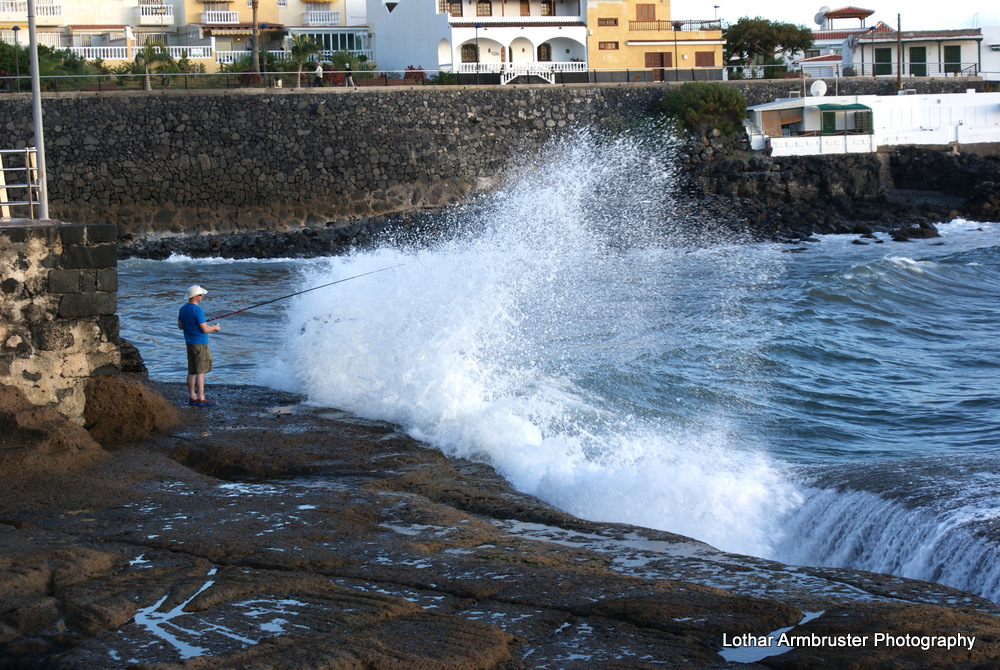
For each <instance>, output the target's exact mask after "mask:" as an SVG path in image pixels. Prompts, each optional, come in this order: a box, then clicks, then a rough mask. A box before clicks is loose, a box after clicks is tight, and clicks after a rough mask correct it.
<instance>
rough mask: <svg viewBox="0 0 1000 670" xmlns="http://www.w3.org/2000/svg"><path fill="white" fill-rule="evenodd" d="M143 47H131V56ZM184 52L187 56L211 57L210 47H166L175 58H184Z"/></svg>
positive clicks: (137, 53)
mask: <svg viewBox="0 0 1000 670" xmlns="http://www.w3.org/2000/svg"><path fill="white" fill-rule="evenodd" d="M142 51H143V47H132V49H131V52H132V58H135V57H136V56H137V55H139V54H140V53H142ZM185 53H186V54H187V57H188V58H212V47H210V46H204V47H167V54H168V55H169V56H170V57H171V58H173V59H175V60H180V59H181V58H184V55H185Z"/></svg>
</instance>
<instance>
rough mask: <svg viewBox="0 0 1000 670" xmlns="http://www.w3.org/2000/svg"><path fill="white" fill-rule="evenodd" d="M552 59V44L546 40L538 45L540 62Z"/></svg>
mask: <svg viewBox="0 0 1000 670" xmlns="http://www.w3.org/2000/svg"><path fill="white" fill-rule="evenodd" d="M551 60H552V46H551V45H550V44H549V43H548V42H546V43H545V44H539V45H538V62H539V63H548V62H549V61H551Z"/></svg>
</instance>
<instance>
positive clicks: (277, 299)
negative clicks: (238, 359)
mask: <svg viewBox="0 0 1000 670" xmlns="http://www.w3.org/2000/svg"><path fill="white" fill-rule="evenodd" d="M403 265H406V263H399V264H398V265H390V266H389V267H387V268H381V269H379V270H372V271H371V272H363V273H361V274H359V275H354V276H353V277H345V278H344V279H338V280H337V281H332V282H330V283H328V284H322V285H320V286H313V287H312V288H307V289H306V290H304V291H296V292H295V293H289V294H288V295H283V296H281V297H280V298H273V299H271V300H265V301H264V302H258V303H257V304H256V305H250V306H249V307H244V308H243V309H238V310H236V311H235V312H227V313H225V314H220V315H219V316H213V317H212V318H211V319H206V322H208V321H216V320H217V319H224V318H226V317H227V316H232V315H233V314H239V313H240V312H245V311H247V310H248V309H254V308H255V307H262V306H264V305H270V304H271V303H272V302H278V301H279V300H285V299H287V298H293V297H295V296H297V295H302V294H303V293H309V291H316V290H319V289H321V288H326V287H327V286H333V285H334V284H340V283H342V282H345V281H350V280H352V279H358V278H359V277H366V276H368V275H373V274H375V273H376V272H385V271H386V270H391V269H393V268H398V267H402V266H403Z"/></svg>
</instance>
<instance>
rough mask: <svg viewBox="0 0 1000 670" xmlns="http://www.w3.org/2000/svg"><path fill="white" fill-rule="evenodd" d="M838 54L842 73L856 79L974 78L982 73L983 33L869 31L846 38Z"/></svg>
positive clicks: (973, 30)
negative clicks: (840, 54)
mask: <svg viewBox="0 0 1000 670" xmlns="http://www.w3.org/2000/svg"><path fill="white" fill-rule="evenodd" d="M842 53H843V68H844V70H845V73H846V74H851V73H853V74H854V75H856V76H860V77H897V76H900V77H903V78H908V77H955V76H960V77H977V76H979V75H980V73H982V71H983V33H982V30H981V29H980V28H964V29H961V30H912V31H906V30H904V31H902V32H899V31H895V30H893V31H880V30H875V29H874V28H872V29H869V30H868V31H866V32H860V33H854V34H852V35H850V36H849V37H848V38H847V39H846V40H845V42H844V48H843V50H842Z"/></svg>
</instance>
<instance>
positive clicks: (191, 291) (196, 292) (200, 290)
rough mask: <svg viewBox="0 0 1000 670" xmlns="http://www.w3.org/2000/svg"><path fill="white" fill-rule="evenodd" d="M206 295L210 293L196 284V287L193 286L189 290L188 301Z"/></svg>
mask: <svg viewBox="0 0 1000 670" xmlns="http://www.w3.org/2000/svg"><path fill="white" fill-rule="evenodd" d="M206 293H208V291H206V290H205V289H203V288H202V287H200V286H198V285H197V284H195V285H194V286H192V287H191V288H189V289H188V292H187V299H188V300H190V299H191V298H193V297H195V296H196V295H205V294H206Z"/></svg>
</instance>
